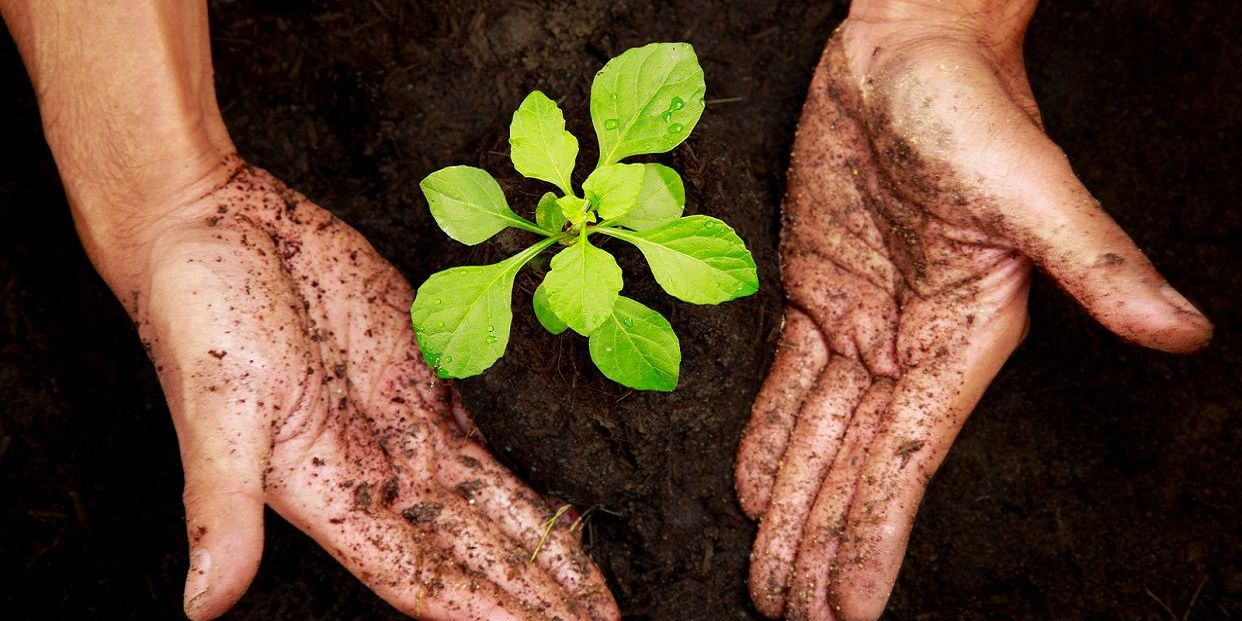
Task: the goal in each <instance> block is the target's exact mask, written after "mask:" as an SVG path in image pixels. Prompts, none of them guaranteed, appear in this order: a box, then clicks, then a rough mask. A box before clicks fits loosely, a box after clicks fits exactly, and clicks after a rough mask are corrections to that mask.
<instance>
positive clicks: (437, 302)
mask: <svg viewBox="0 0 1242 621" xmlns="http://www.w3.org/2000/svg"><path fill="white" fill-rule="evenodd" d="M439 305H440V298H436V306H439Z"/></svg>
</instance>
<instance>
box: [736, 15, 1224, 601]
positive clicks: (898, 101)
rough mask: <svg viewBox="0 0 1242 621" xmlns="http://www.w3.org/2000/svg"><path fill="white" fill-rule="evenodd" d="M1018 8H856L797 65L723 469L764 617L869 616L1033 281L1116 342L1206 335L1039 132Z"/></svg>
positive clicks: (1206, 327) (1192, 344) (1201, 341)
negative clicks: (794, 99)
mask: <svg viewBox="0 0 1242 621" xmlns="http://www.w3.org/2000/svg"><path fill="white" fill-rule="evenodd" d="M950 4H953V3H950ZM1033 11H1034V3H1033V2H991V1H986V0H977V1H971V2H966V1H963V2H961V3H957V4H953V6H950V7H948V8H946V7H945V3H934V2H913V1H911V2H899V1H888V2H881V1H875V2H855V4H854V5H853V6H852V7H851V15H850V17H849V19H847V21H846V22H845V23H844V24H843V25H842V26H841V28H840V29H839V30H838V31H837V32H836V33H835V34H834V35H833V37H832V39H831V40H830V41H829V43H828V46H827V48H826V49H825V51H824V55H823V58H822V59H821V62H820V65H819V67H818V68H817V69H816V72H815V75H814V78H813V81H812V84H811V87H810V92H809V94H808V97H807V102H806V105H805V107H804V110H803V116H802V120H801V124H800V126H799V130H798V135H797V139H796V141H795V144H794V149H793V155H792V160H791V166H790V171H789V183H788V195H787V197H786V200H785V205H784V218H785V221H784V229H783V239H782V249H781V253H782V254H781V256H782V270H783V279H784V285H785V291H786V295H787V297H788V306H787V308H786V314H785V324H784V328H783V333H782V342H781V346H780V349H779V350H778V353H777V357H776V360H775V362H774V363H773V367H772V370H771V373H770V375H769V376H768V378H767V380H766V381H765V384H764V386H763V389H762V390H761V392H760V394H759V396H758V398H757V399H756V402H755V406H754V410H753V414H752V418H751V420H750V423H749V425H748V427H747V430H746V433H745V436H744V437H743V440H742V444H741V446H740V448H739V452H738V461H737V473H736V482H737V488H738V495H739V498H740V501H741V503H742V506H743V508H744V509H745V511H746V512H747V513H748V514H749V515H751V516H752V517H754V518H756V519H760V520H761V525H760V531H759V535H758V537H757V540H756V542H755V546H754V552H753V554H752V565H751V574H750V590H751V595H752V598H753V600H754V602H755V605H756V607H757V608H758V609H759V610H760V612H762V613H763V614H765V615H767V616H769V617H780V616H782V615H783V616H786V617H787V618H789V619H807V620H816V621H826V620H830V619H832V620H850V621H864V620H871V619H876V618H878V617H879V616H880V614H881V613H882V612H883V610H884V606H885V604H886V602H887V600H888V596H889V593H890V591H891V589H892V586H893V583H894V582H895V580H896V577H897V572H898V570H899V569H900V566H901V560H902V556H903V555H904V552H905V547H906V543H907V539H908V537H909V533H910V528H911V524H912V522H913V519H914V515H915V512H916V511H917V509H918V505H919V502H920V500H921V499H922V496H923V493H924V490H925V488H926V486H927V484H928V481H929V480H930V479H931V477H932V475H933V474H934V473H935V471H936V469H937V468H938V467H939V465H940V464H941V462H942V461H943V459H944V456H945V453H946V452H947V451H948V449H949V446H950V445H951V444H952V442H953V439H954V438H955V437H956V435H957V433H958V430H959V429H960V428H961V426H962V424H963V423H964V422H965V420H966V418H967V417H968V416H969V414H970V411H971V410H972V409H973V408H974V406H975V404H976V403H977V402H978V400H979V398H980V397H981V396H982V394H983V391H984V390H985V389H986V387H987V385H988V383H989V382H990V381H991V380H992V378H993V377H994V376H995V375H996V373H997V371H998V370H999V369H1000V367H1001V365H1002V364H1003V363H1004V361H1005V359H1006V358H1007V357H1008V356H1009V355H1010V353H1011V352H1012V351H1013V350H1014V348H1016V347H1017V345H1018V344H1019V342H1020V341H1021V340H1022V338H1023V337H1024V336H1025V334H1026V331H1027V330H1028V325H1029V319H1028V316H1027V305H1026V302H1027V293H1028V290H1029V283H1030V275H1031V268H1032V267H1033V266H1039V267H1040V268H1041V269H1043V270H1044V271H1045V272H1046V273H1047V274H1048V275H1050V276H1051V277H1052V278H1053V279H1055V280H1056V281H1057V282H1058V283H1059V284H1060V286H1061V287H1062V288H1063V289H1064V290H1065V291H1066V292H1068V293H1069V294H1070V295H1072V296H1073V297H1074V298H1075V299H1077V300H1078V302H1079V303H1080V304H1082V306H1083V307H1084V308H1085V309H1086V310H1087V312H1089V313H1091V314H1092V315H1093V316H1094V317H1095V318H1096V319H1098V320H1099V321H1100V322H1101V323H1103V324H1104V325H1105V326H1107V327H1108V328H1110V329H1111V330H1113V331H1114V332H1116V333H1117V334H1118V335H1120V336H1121V337H1122V338H1125V339H1127V340H1129V341H1133V342H1135V343H1138V344H1141V345H1145V346H1148V347H1153V348H1156V349H1160V350H1163V351H1169V352H1177V353H1189V352H1194V351H1198V350H1200V349H1202V348H1203V347H1205V346H1206V345H1207V343H1208V341H1209V340H1210V338H1211V333H1212V326H1211V324H1210V323H1209V322H1208V321H1207V320H1206V319H1205V318H1204V317H1203V316H1202V315H1201V314H1200V313H1199V312H1198V311H1197V310H1195V309H1194V307H1193V306H1191V305H1190V304H1189V303H1188V302H1187V301H1186V300H1185V299H1184V298H1183V297H1182V296H1181V295H1179V294H1178V293H1177V292H1176V291H1174V290H1173V289H1172V288H1171V287H1170V286H1169V285H1168V284H1167V283H1166V282H1165V280H1164V279H1163V278H1162V277H1161V276H1160V275H1159V274H1158V273H1157V272H1156V270H1155V269H1154V268H1153V267H1152V265H1151V263H1150V262H1149V261H1148V260H1147V259H1146V257H1144V256H1143V254H1142V252H1141V251H1139V250H1138V248H1136V247H1135V245H1134V244H1133V242H1132V241H1131V240H1130V239H1129V237H1127V236H1126V234H1125V233H1124V232H1123V231H1122V230H1121V229H1120V228H1118V227H1117V225H1116V224H1115V223H1114V222H1113V221H1112V220H1111V219H1110V218H1109V217H1108V215H1107V214H1106V213H1105V212H1104V211H1103V210H1102V209H1101V208H1100V206H1099V204H1098V203H1097V202H1096V201H1095V200H1094V199H1093V198H1092V197H1091V195H1090V193H1089V192H1088V191H1087V190H1086V189H1085V188H1084V187H1083V186H1082V184H1081V183H1080V182H1079V181H1078V180H1077V178H1076V177H1075V176H1074V174H1073V172H1072V171H1071V170H1070V168H1069V165H1068V162H1067V160H1066V158H1065V156H1064V154H1063V153H1062V152H1061V151H1060V150H1059V149H1058V148H1057V147H1056V145H1054V144H1053V143H1052V142H1051V141H1050V140H1049V139H1048V138H1047V137H1046V136H1045V135H1044V133H1043V131H1042V125H1041V122H1040V118H1039V112H1038V108H1037V107H1036V105H1035V102H1034V99H1033V97H1032V95H1031V92H1030V88H1029V86H1028V85H1027V81H1026V74H1025V70H1024V68H1023V63H1022V54H1021V44H1022V37H1023V34H1024V31H1025V27H1026V24H1027V22H1028V21H1029V19H1030V16H1031V14H1032V13H1033Z"/></svg>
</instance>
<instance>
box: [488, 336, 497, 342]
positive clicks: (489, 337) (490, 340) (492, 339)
mask: <svg viewBox="0 0 1242 621" xmlns="http://www.w3.org/2000/svg"><path fill="white" fill-rule="evenodd" d="M487 342H488V343H495V342H496V335H495V334H489V335H487Z"/></svg>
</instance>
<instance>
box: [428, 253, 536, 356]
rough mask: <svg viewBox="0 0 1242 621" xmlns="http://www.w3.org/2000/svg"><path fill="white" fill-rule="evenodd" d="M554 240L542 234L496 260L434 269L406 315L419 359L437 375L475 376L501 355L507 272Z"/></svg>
mask: <svg viewBox="0 0 1242 621" xmlns="http://www.w3.org/2000/svg"><path fill="white" fill-rule="evenodd" d="M555 242H556V240H554V239H545V240H543V241H541V242H539V243H538V244H535V245H534V246H531V247H530V248H527V249H526V250H524V251H523V252H522V253H521V254H518V255H515V256H513V257H510V258H508V259H505V260H504V261H501V262H500V263H495V264H492V265H484V266H470V267H455V268H452V269H447V270H444V271H442V272H436V273H435V274H432V275H431V277H430V278H428V279H427V282H424V283H423V284H422V286H421V287H419V288H418V293H417V295H416V296H415V297H414V304H413V305H411V306H410V320H411V321H412V322H413V324H414V333H415V334H416V335H417V336H418V347H419V349H420V350H422V352H423V358H425V359H426V360H427V364H430V365H431V366H432V368H433V369H435V371H436V374H437V375H439V376H440V377H470V376H472V375H478V374H479V373H482V372H483V371H484V370H486V369H487V368H488V367H490V366H492V364H494V363H495V362H496V360H498V359H499V358H500V357H501V356H502V355H504V353H505V347H506V346H507V345H508V344H509V324H510V323H511V322H512V320H513V311H512V309H511V304H512V295H513V277H514V276H515V275H516V274H517V272H518V270H519V269H521V268H522V266H523V265H525V264H526V262H527V261H529V260H530V259H531V258H533V257H534V256H535V255H537V254H539V253H540V252H542V251H543V250H544V249H545V248H547V247H548V246H551V245H552V244H553V243H555Z"/></svg>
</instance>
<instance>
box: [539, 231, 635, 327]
mask: <svg viewBox="0 0 1242 621" xmlns="http://www.w3.org/2000/svg"><path fill="white" fill-rule="evenodd" d="M551 265H552V270H551V271H549V272H548V275H547V277H546V278H544V280H543V285H542V286H544V287H547V289H548V306H549V307H550V308H551V309H552V312H554V313H556V316H557V317H560V318H561V321H564V322H565V323H566V324H568V325H569V327H570V328H573V330H574V332H577V333H578V334H581V335H582V336H587V335H589V334H591V331H592V330H594V329H595V328H597V327H599V324H601V323H603V322H604V320H605V319H607V318H608V314H609V313H611V312H612V305H613V304H614V303H615V302H616V301H617V294H618V293H619V292H620V291H621V284H622V283H621V268H620V267H618V266H617V260H616V259H614V258H612V255H610V254H608V253H607V252H605V251H603V250H600V249H599V248H596V247H595V246H592V245H591V242H589V241H587V238H586V236H585V235H583V236H581V237H579V238H578V241H577V242H575V243H574V245H572V246H570V247H568V248H566V249H564V250H562V251H560V252H559V253H557V255H556V256H555V257H552V263H551Z"/></svg>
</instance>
